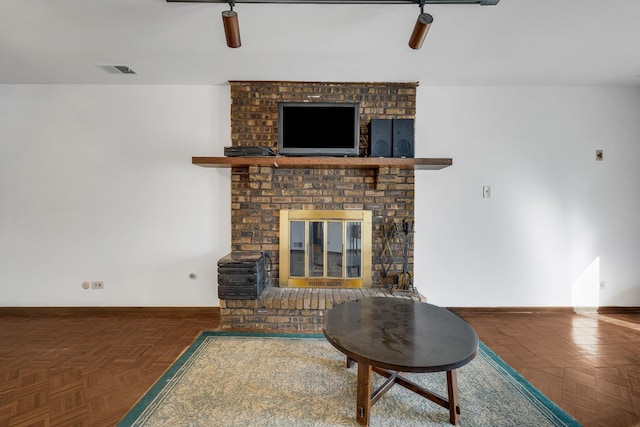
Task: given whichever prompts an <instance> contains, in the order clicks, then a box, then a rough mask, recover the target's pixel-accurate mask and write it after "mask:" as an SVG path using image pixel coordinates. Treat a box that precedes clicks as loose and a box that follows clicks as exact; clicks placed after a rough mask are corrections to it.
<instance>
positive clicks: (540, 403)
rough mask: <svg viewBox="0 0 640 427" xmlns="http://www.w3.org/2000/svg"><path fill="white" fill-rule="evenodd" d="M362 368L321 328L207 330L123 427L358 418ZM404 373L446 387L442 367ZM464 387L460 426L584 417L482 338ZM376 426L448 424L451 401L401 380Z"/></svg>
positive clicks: (382, 404) (375, 413) (380, 407)
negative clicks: (441, 401)
mask: <svg viewBox="0 0 640 427" xmlns="http://www.w3.org/2000/svg"><path fill="white" fill-rule="evenodd" d="M356 373H357V366H356V365H354V366H353V367H351V368H349V369H347V368H346V366H345V357H344V355H343V354H342V353H340V352H338V351H337V350H336V349H335V348H333V347H332V346H331V345H330V344H329V343H328V342H327V341H326V340H325V339H324V338H323V337H322V336H318V335H314V336H308V335H290V334H287V335H285V334H279V335H278V334H269V335H265V334H242V333H233V332H204V333H202V335H201V336H200V337H199V338H198V339H197V340H196V341H195V342H194V343H193V344H192V345H191V346H190V347H189V348H188V349H187V350H186V351H185V352H184V353H183V354H182V355H181V356H180V357H179V358H178V360H177V361H176V362H175V363H174V364H173V365H172V366H171V368H169V370H168V371H167V372H166V373H165V374H164V375H163V376H162V377H161V378H160V379H159V380H158V382H157V383H156V384H155V385H154V386H153V387H152V388H151V389H150V390H149V391H148V392H147V393H146V394H145V395H144V396H143V397H142V398H141V399H140V401H139V402H138V403H137V404H136V405H135V406H134V407H133V409H131V411H129V413H128V414H127V415H126V416H125V417H124V418H123V419H122V421H120V423H119V424H118V426H119V427H125V426H171V427H176V426H192V427H204V426H243V427H245V426H279V427H280V426H296V427H297V426H356V425H357V423H356V421H355V407H356ZM405 376H406V377H407V378H410V379H412V380H413V381H415V382H417V383H419V384H421V385H423V386H425V387H427V388H429V389H431V390H433V391H435V392H437V393H439V394H441V395H445V396H446V393H447V392H446V378H445V374H444V373H433V374H406V375H405ZM374 377H375V378H374V384H373V389H375V388H376V386H377V385H378V384H379V383H381V382H382V378H381V377H379V376H377V375H374ZM458 389H459V399H460V408H461V416H460V425H462V426H492V427H496V426H532V427H533V426H535V427H541V426H579V425H580V424H579V423H578V422H577V421H576V420H574V419H573V418H571V417H570V416H569V415H568V414H567V413H566V412H564V411H563V410H562V409H560V408H559V407H558V406H556V405H555V404H554V403H553V402H551V401H550V400H549V399H548V398H546V397H545V396H544V395H543V394H542V393H540V392H539V391H538V390H537V389H535V388H534V387H533V386H532V385H531V384H530V383H529V382H527V381H526V380H525V379H524V378H523V377H522V376H520V375H519V374H518V373H517V372H516V371H514V370H513V369H512V368H511V367H509V366H508V365H507V364H506V363H504V361H502V359H500V358H499V357H498V356H497V355H495V354H494V353H493V352H492V351H491V350H489V349H488V348H487V347H486V346H484V345H483V344H480V351H479V352H478V356H477V357H476V358H475V359H474V360H473V361H472V362H471V363H469V364H467V365H466V366H463V367H462V368H460V369H459V370H458ZM371 425H372V426H385V427H387V426H403V427H406V426H450V424H449V414H448V412H447V410H446V409H444V408H442V407H440V406H438V405H436V404H434V403H432V402H430V401H429V400H426V399H424V398H422V397H420V396H418V395H416V394H414V393H412V392H410V391H408V390H406V389H404V388H403V387H400V386H397V385H396V386H394V387H393V388H392V389H391V390H390V391H389V392H387V394H385V395H384V396H383V397H382V398H381V399H380V400H379V401H378V402H377V403H376V404H375V405H374V406H373V407H372V409H371Z"/></svg>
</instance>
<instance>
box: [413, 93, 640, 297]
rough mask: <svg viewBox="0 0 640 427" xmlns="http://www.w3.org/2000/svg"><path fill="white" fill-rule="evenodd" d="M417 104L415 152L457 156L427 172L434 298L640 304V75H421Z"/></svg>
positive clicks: (420, 200) (426, 256)
mask: <svg viewBox="0 0 640 427" xmlns="http://www.w3.org/2000/svg"><path fill="white" fill-rule="evenodd" d="M417 105H418V111H417V117H418V120H417V123H416V140H417V143H416V145H417V147H416V155H417V156H419V157H452V158H453V163H454V164H453V166H452V167H449V168H447V169H443V170H440V171H417V172H416V177H417V178H416V199H417V200H416V220H417V223H416V236H415V237H416V249H415V256H416V270H415V281H416V285H417V287H418V289H419V290H420V291H421V292H422V293H423V294H424V295H426V296H427V298H428V299H429V300H430V302H433V303H435V304H439V305H444V306H581V307H584V306H598V305H599V306H639V305H640V190H639V189H638V184H640V167H638V161H639V160H640V90H638V88H635V89H633V88H599V87H592V88H587V87H521V88H496V87H457V88H435V87H419V89H418V100H417ZM596 149H603V150H604V161H602V162H596V160H595V151H596ZM484 185H489V186H491V191H492V193H491V198H488V199H484V198H483V197H482V187H483V186H484ZM600 281H604V282H605V289H604V290H600V289H599V282H600Z"/></svg>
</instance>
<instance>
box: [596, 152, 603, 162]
mask: <svg viewBox="0 0 640 427" xmlns="http://www.w3.org/2000/svg"><path fill="white" fill-rule="evenodd" d="M602 159H604V151H602V150H596V160H597V161H599V162H600V161H602Z"/></svg>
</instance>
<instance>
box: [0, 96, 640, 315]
mask: <svg viewBox="0 0 640 427" xmlns="http://www.w3.org/2000/svg"><path fill="white" fill-rule="evenodd" d="M229 99H230V96H229V88H228V86H220V87H217V86H216V87H210V86H206V87H204V86H0V306H102V305H104V306H215V305H218V300H217V288H216V284H215V283H216V274H215V270H216V266H215V262H216V260H217V259H218V258H220V257H222V256H223V255H224V254H226V253H227V252H228V251H229V248H230V241H231V234H230V230H229V224H230V182H229V181H230V171H229V170H228V169H206V168H200V167H196V166H192V165H191V156H193V155H222V150H223V147H224V146H225V145H229V143H230V137H229V132H230V129H229V123H230V118H229V102H230V101H229ZM417 115H418V120H417V124H416V132H417V138H416V139H417V147H416V154H417V156H420V157H452V158H453V161H454V165H453V166H452V167H450V168H447V169H443V170H440V171H417V172H416V197H417V200H416V220H417V223H416V235H415V237H416V250H415V255H416V270H415V281H416V285H417V286H418V288H419V290H420V291H421V292H422V293H423V294H425V295H426V296H427V297H428V299H429V300H430V301H431V302H433V303H436V304H441V305H445V306H571V305H573V304H574V302H575V303H576V304H577V305H582V306H584V305H590V304H593V303H594V301H593V299H594V298H598V301H597V302H596V303H597V304H599V305H605V306H611V305H619V306H638V305H640V263H638V260H640V225H639V222H640V221H639V219H640V215H639V213H640V191H638V189H637V184H638V183H639V182H640V168H638V166H637V162H638V160H640V120H638V118H639V117H640V92H639V91H638V90H637V89H636V90H632V89H629V88H582V87H558V88H555V87H531V88H491V87H475V88H474V87H459V88H433V87H426V86H420V87H419V88H418V114H417ZM599 148H601V149H604V161H603V162H596V161H595V160H594V158H595V150H596V149H599ZM483 185H490V186H491V188H492V197H491V198H490V199H483V198H482V186H483ZM191 272H194V273H196V274H198V279H197V280H190V279H189V278H188V274H189V273H191ZM85 280H89V281H92V280H102V281H104V282H105V289H104V290H102V291H98V290H88V291H85V290H83V289H82V288H81V283H82V282H83V281H85ZM601 280H602V281H605V283H606V288H605V289H604V290H602V291H599V290H597V289H595V292H594V287H595V288H597V287H598V284H599V281H601Z"/></svg>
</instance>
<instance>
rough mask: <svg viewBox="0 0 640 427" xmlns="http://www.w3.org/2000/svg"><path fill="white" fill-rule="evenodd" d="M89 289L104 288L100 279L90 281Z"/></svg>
mask: <svg viewBox="0 0 640 427" xmlns="http://www.w3.org/2000/svg"><path fill="white" fill-rule="evenodd" d="M91 289H104V282H103V281H102V280H98V281H95V282H91Z"/></svg>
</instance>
